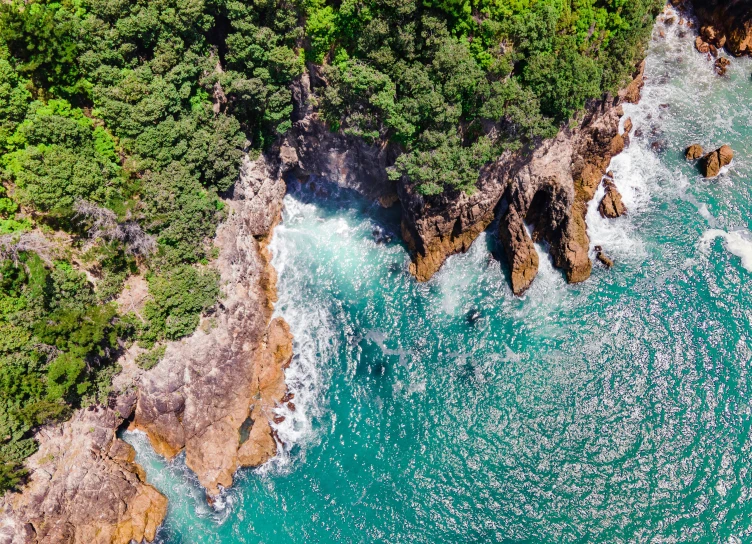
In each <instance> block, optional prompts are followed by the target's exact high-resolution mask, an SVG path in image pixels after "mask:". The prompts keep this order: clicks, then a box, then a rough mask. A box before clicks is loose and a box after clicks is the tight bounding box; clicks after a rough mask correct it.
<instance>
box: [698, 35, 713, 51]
mask: <svg viewBox="0 0 752 544" xmlns="http://www.w3.org/2000/svg"><path fill="white" fill-rule="evenodd" d="M695 49H697V50H698V51H699V52H700V53H702V54H703V55H704V54H706V53H708V52H710V44H709V43H707V42H706V41H705V40H703V39H702V36H697V38H695Z"/></svg>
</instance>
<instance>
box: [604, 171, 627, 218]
mask: <svg viewBox="0 0 752 544" xmlns="http://www.w3.org/2000/svg"><path fill="white" fill-rule="evenodd" d="M603 185H604V186H605V187H606V194H605V195H603V198H602V199H601V203H600V205H599V206H598V211H599V212H600V214H601V216H603V217H606V218H609V219H615V218H617V217H621V216H622V215H624V214H625V213H627V208H626V206H624V203H623V202H622V200H621V193H619V190H618V189H617V188H616V184H614V182H613V181H612V180H610V179H608V178H606V179H605V180H603Z"/></svg>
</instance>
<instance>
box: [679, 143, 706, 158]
mask: <svg viewBox="0 0 752 544" xmlns="http://www.w3.org/2000/svg"><path fill="white" fill-rule="evenodd" d="M703 153H704V151H703V149H702V146H701V145H700V144H692V145H690V146H689V147H688V148H687V150H686V151H685V152H684V156H685V157H686V159H687V160H688V161H695V160H697V159H699V158H700V157H702V154H703Z"/></svg>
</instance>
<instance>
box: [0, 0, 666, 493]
mask: <svg viewBox="0 0 752 544" xmlns="http://www.w3.org/2000/svg"><path fill="white" fill-rule="evenodd" d="M662 5H663V2H662V1H660V0H492V1H489V0H474V1H468V0H438V1H433V2H432V1H430V0H422V1H421V0H341V1H331V0H300V1H292V0H290V1H286V0H260V1H258V2H240V1H235V0H151V1H147V0H62V1H55V2H53V1H46V0H31V1H24V0H13V1H10V2H2V3H0V180H2V187H0V285H2V290H1V291H0V490H2V489H7V488H11V487H13V486H15V485H17V484H18V483H19V482H20V481H21V480H22V477H23V472H22V470H21V466H22V461H23V459H25V458H26V457H27V456H28V455H30V454H31V453H32V452H33V451H34V449H35V443H34V440H33V438H32V432H33V429H34V428H35V427H38V426H39V425H41V424H44V423H48V422H53V421H57V420H61V419H64V418H65V417H66V416H67V415H68V414H69V413H70V411H71V410H72V409H74V408H76V407H79V406H84V405H87V404H91V403H95V402H106V400H107V396H108V394H109V388H110V383H111V378H112V376H113V375H114V374H115V373H117V372H118V368H117V367H116V363H115V361H116V359H117V356H118V354H119V353H121V352H122V350H123V348H124V346H128V345H130V344H132V343H134V342H137V343H139V345H140V346H141V347H142V348H144V349H145V350H148V351H144V353H143V354H142V355H141V356H140V357H139V359H138V361H137V362H138V363H139V364H141V365H142V366H144V367H151V366H153V365H155V364H157V363H158V361H159V358H160V356H161V354H162V353H164V342H166V341H168V340H175V339H178V338H181V337H183V336H185V335H187V334H190V333H191V332H192V331H193V330H194V329H195V328H196V326H197V325H198V322H199V317H200V315H201V314H202V312H205V311H206V310H207V309H209V308H210V307H212V306H213V305H214V304H215V303H216V301H217V298H218V297H219V282H218V274H217V273H216V271H215V270H214V269H213V268H212V266H211V261H212V259H213V258H215V256H216V255H215V250H214V248H213V247H212V243H211V240H212V238H213V236H214V233H215V230H216V227H217V225H218V223H219V222H220V221H221V220H222V218H223V217H224V213H225V212H224V205H223V202H222V196H223V195H226V194H228V191H229V190H230V189H231V187H232V185H233V182H234V180H235V179H236V177H237V175H238V171H239V166H240V159H241V156H242V155H243V153H259V152H263V150H265V149H267V148H268V147H269V146H270V145H272V144H273V143H274V142H275V141H277V140H278V139H279V138H280V137H282V136H283V135H284V134H285V133H286V132H287V131H288V130H289V129H290V127H291V118H290V116H291V114H292V111H293V103H292V93H291V90H290V84H291V82H292V81H293V80H294V79H295V78H296V77H298V76H299V75H300V74H302V73H303V71H304V70H306V69H307V67H310V66H312V65H318V66H319V67H320V68H319V69H317V71H318V72H319V73H320V74H321V79H322V80H323V81H325V82H326V85H325V86H324V87H323V88H320V89H318V97H317V101H318V106H319V107H320V109H321V112H322V115H323V117H324V119H325V120H326V122H327V123H328V125H329V127H330V129H331V130H333V131H343V132H344V133H347V134H351V135H354V136H358V137H361V138H363V139H365V140H366V141H369V142H375V141H381V142H383V141H387V140H388V141H391V142H393V143H395V144H397V145H398V146H400V149H401V150H402V154H401V155H400V156H399V158H398V160H397V163H396V164H395V166H394V168H393V171H392V172H391V173H390V175H391V176H393V177H394V178H395V179H402V180H403V182H405V183H412V184H414V185H415V186H416V188H417V189H418V190H419V191H420V192H421V193H423V194H426V195H431V194H437V193H441V192H444V191H447V190H449V191H460V190H461V191H472V190H473V187H474V185H475V183H476V181H477V177H478V171H479V169H480V167H481V166H482V165H483V164H485V163H487V162H488V161H490V160H492V159H494V157H496V156H498V155H499V154H500V153H501V152H502V151H503V150H504V149H510V148H521V147H522V146H530V145H534V144H535V142H536V141H538V140H540V139H541V138H545V137H548V136H551V135H553V134H555V133H556V131H557V130H558V128H559V127H560V126H561V125H562V124H563V123H567V122H568V120H569V119H570V118H571V117H572V115H574V114H575V113H576V112H577V111H578V110H579V109H581V108H582V107H583V105H584V104H585V101H586V100H587V99H590V98H594V97H598V96H601V95H602V93H603V92H605V91H613V90H615V89H617V88H618V87H619V86H620V85H622V84H623V83H624V82H625V81H626V80H627V79H628V77H629V75H630V73H631V72H632V70H633V69H634V66H635V63H636V62H637V61H638V60H639V59H640V58H641V56H642V54H643V48H644V46H645V43H646V40H647V37H648V35H649V32H650V29H651V27H652V21H653V18H654V17H655V15H656V14H657V12H658V10H660V8H661V7H662ZM135 275H138V276H141V277H143V278H144V279H145V281H146V282H147V283H148V288H149V289H148V291H149V295H148V299H147V301H146V304H145V306H144V307H143V308H142V309H141V310H140V311H139V312H133V311H126V310H125V309H122V308H120V307H119V306H118V304H117V303H116V299H117V297H118V294H119V293H121V291H123V289H124V285H126V281H127V280H128V278H129V277H132V276H135Z"/></svg>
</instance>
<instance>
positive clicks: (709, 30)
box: [671, 0, 752, 57]
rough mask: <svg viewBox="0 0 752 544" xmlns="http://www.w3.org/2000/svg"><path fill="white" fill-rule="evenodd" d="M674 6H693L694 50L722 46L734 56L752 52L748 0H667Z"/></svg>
mask: <svg viewBox="0 0 752 544" xmlns="http://www.w3.org/2000/svg"><path fill="white" fill-rule="evenodd" d="M671 3H672V4H673V5H674V6H676V7H685V8H686V7H689V6H690V5H691V6H692V7H693V11H694V14H695V16H696V17H697V21H698V27H699V30H700V36H698V38H697V41H696V42H695V44H696V46H697V49H698V51H700V52H701V53H707V52H708V51H710V46H713V47H717V48H719V49H720V48H724V47H725V48H726V50H727V51H728V52H729V53H731V54H732V55H734V56H737V57H739V56H742V55H752V5H750V2H749V1H748V0H671Z"/></svg>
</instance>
